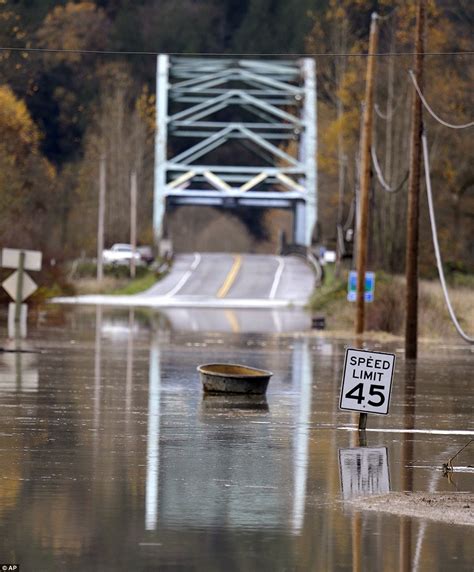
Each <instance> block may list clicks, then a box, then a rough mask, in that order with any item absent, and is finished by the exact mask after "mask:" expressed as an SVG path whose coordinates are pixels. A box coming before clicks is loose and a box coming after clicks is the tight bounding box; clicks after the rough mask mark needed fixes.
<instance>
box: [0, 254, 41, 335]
mask: <svg viewBox="0 0 474 572" xmlns="http://www.w3.org/2000/svg"><path fill="white" fill-rule="evenodd" d="M41 261H42V254H41V252H39V251H37V250H18V249H16V248H4V249H3V250H2V266H3V267H4V268H15V269H16V272H14V273H13V274H11V275H10V276H9V277H8V278H7V279H6V280H4V281H3V283H2V286H3V288H4V289H5V290H6V291H7V293H8V294H9V295H10V297H11V298H12V299H13V300H14V302H15V312H14V324H15V336H17V335H18V332H19V330H20V329H21V328H20V323H22V321H23V320H24V321H25V323H26V310H25V308H24V306H25V305H24V304H22V302H23V300H25V299H26V298H28V296H31V294H33V292H34V291H35V290H36V289H37V288H38V287H37V285H36V284H35V282H34V281H33V280H32V279H31V278H30V276H29V275H28V274H27V273H26V272H25V270H36V271H38V270H41ZM9 315H10V310H9ZM25 328H26V326H25Z"/></svg>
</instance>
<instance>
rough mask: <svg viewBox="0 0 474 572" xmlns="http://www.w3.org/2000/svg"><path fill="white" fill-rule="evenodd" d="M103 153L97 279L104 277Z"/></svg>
mask: <svg viewBox="0 0 474 572" xmlns="http://www.w3.org/2000/svg"><path fill="white" fill-rule="evenodd" d="M105 167H106V165H105V155H104V154H102V156H101V158H100V173H99V219H98V222H97V281H98V282H102V280H103V278H104V263H103V252H104V219H105V176H106V175H105Z"/></svg>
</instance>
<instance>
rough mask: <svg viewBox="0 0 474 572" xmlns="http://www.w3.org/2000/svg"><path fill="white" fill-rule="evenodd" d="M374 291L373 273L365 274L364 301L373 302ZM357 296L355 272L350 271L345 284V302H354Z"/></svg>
mask: <svg viewBox="0 0 474 572" xmlns="http://www.w3.org/2000/svg"><path fill="white" fill-rule="evenodd" d="M374 290H375V272H366V273H365V294H364V300H365V301H366V302H373V301H374ZM356 296H357V272H356V271H355V270H351V271H350V272H349V279H348V282H347V300H348V301H349V302H355V301H356Z"/></svg>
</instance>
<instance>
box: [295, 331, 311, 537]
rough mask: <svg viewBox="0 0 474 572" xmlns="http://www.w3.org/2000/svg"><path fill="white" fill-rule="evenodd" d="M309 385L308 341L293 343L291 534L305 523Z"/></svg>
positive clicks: (309, 356) (309, 405) (309, 411)
mask: <svg viewBox="0 0 474 572" xmlns="http://www.w3.org/2000/svg"><path fill="white" fill-rule="evenodd" d="M312 381H313V376H312V368H311V354H310V351H309V347H308V340H304V341H303V342H301V341H296V343H295V348H294V350H293V387H297V386H298V385H299V396H300V402H299V408H298V418H297V422H296V430H295V443H294V446H295V447H294V450H295V457H294V476H293V481H294V494H293V515H292V529H293V532H294V533H297V532H299V531H300V530H301V527H302V526H303V520H304V504H305V497H306V479H307V474H308V440H309V421H310V418H311V389H312V388H311V384H312Z"/></svg>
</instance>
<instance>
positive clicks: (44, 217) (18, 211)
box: [0, 85, 56, 249]
mask: <svg viewBox="0 0 474 572" xmlns="http://www.w3.org/2000/svg"><path fill="white" fill-rule="evenodd" d="M40 138H41V136H40V132H39V130H38V127H37V126H36V125H35V124H34V122H33V120H32V119H31V116H30V114H29V112H28V109H27V107H26V105H25V102H24V101H21V100H19V99H17V98H16V96H15V95H14V93H13V91H12V90H11V89H10V88H9V87H8V86H5V85H3V86H0V229H1V231H0V238H1V241H2V242H3V243H4V244H10V245H12V246H17V247H18V246H20V247H21V246H24V247H32V246H35V247H38V246H42V247H43V248H45V249H46V248H47V247H48V245H50V244H51V243H52V242H53V240H54V233H53V231H52V229H51V226H50V225H51V223H52V221H53V220H54V217H55V214H56V213H55V204H56V203H55V199H56V197H55V172H54V169H53V168H52V166H51V165H50V164H49V163H48V161H47V160H46V159H45V158H44V157H43V156H42V154H41V151H40ZM48 227H49V232H45V228H48Z"/></svg>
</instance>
